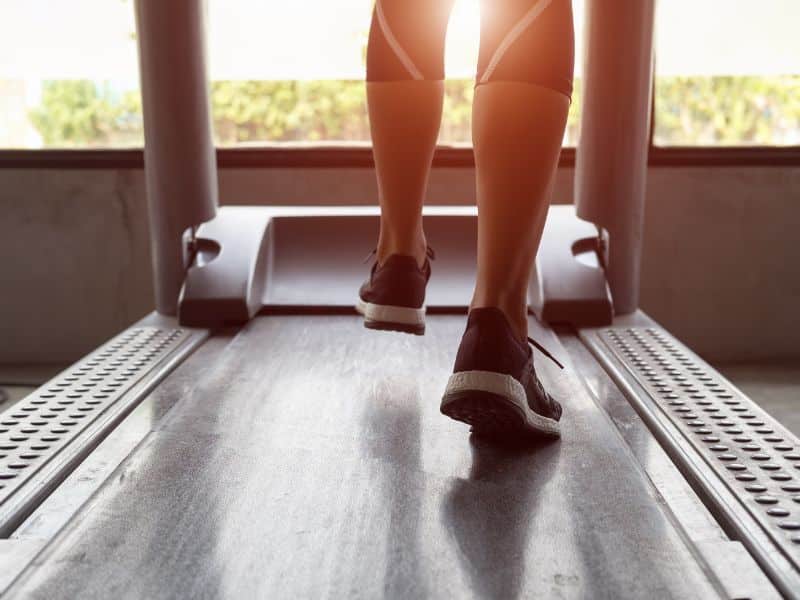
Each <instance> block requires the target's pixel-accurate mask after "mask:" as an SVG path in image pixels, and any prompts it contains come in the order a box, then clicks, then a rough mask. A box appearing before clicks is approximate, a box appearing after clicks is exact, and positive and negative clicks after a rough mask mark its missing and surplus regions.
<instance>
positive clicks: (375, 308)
mask: <svg viewBox="0 0 800 600" xmlns="http://www.w3.org/2000/svg"><path fill="white" fill-rule="evenodd" d="M356 310H357V311H358V312H359V313H360V314H362V315H364V324H365V325H366V326H367V327H371V328H374V329H395V327H393V326H395V325H396V326H398V328H399V330H400V331H409V332H411V333H417V332H419V331H420V330H421V331H424V330H425V307H424V306H423V307H422V308H410V307H407V306H390V305H388V304H374V303H372V302H365V301H363V300H360V299H359V301H358V303H357V304H356Z"/></svg>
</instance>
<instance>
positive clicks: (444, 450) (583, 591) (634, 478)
mask: <svg viewBox="0 0 800 600" xmlns="http://www.w3.org/2000/svg"><path fill="white" fill-rule="evenodd" d="M531 324H532V326H533V327H535V328H536V329H535V330H534V336H538V338H539V339H540V341H541V342H543V343H544V344H545V345H547V346H548V347H550V348H551V349H552V350H553V351H554V352H555V353H556V354H557V355H558V357H559V358H560V359H563V360H564V361H565V362H566V363H567V370H566V371H564V372H560V371H558V370H557V369H556V368H555V367H552V366H551V365H550V364H549V362H548V361H545V360H539V361H538V363H537V364H539V365H540V369H541V372H542V376H543V378H544V380H545V382H546V385H548V386H549V387H550V388H551V389H552V390H553V391H554V394H555V395H556V396H557V397H558V398H560V399H562V400H563V404H564V407H565V416H564V428H563V439H562V440H560V441H554V442H550V443H546V444H539V445H536V446H534V447H528V448H499V447H497V446H495V445H491V444H488V443H486V442H484V441H481V440H479V439H475V438H471V437H470V435H469V432H468V430H467V428H466V427H465V426H464V425H463V424H460V423H457V422H454V421H450V420H448V419H446V418H445V417H442V416H441V415H440V414H439V412H438V407H439V400H440V395H441V393H442V390H443V388H444V385H445V382H446V379H447V376H448V374H449V372H450V369H451V367H452V361H453V359H454V354H455V351H456V348H457V344H458V341H459V338H460V335H461V333H462V331H463V327H464V317H463V316H432V317H429V320H428V329H427V334H426V336H425V337H422V338H417V337H411V336H405V335H399V334H390V333H379V332H374V331H369V330H366V329H364V328H363V327H362V325H361V323H360V319H359V318H357V317H352V316H310V317H309V316H261V317H258V318H257V319H255V320H254V321H252V322H250V323H249V324H248V325H247V326H246V327H245V328H243V329H242V330H240V331H239V332H237V333H236V334H235V335H232V336H225V335H217V336H213V337H211V338H210V339H209V340H208V341H207V342H205V344H204V345H203V346H202V347H201V348H200V350H198V351H197V352H195V354H193V355H192V356H190V357H189V358H188V359H187V360H186V361H185V362H184V363H183V364H182V365H181V366H180V367H179V368H178V369H177V370H176V371H174V372H173V373H172V374H171V375H170V376H169V377H168V378H167V379H166V380H165V381H164V382H163V383H162V384H161V385H160V386H159V387H158V388H156V390H155V391H154V392H153V393H152V395H151V398H150V399H148V401H151V400H152V401H155V402H157V403H162V404H163V403H165V402H174V406H173V407H172V409H171V410H169V411H168V412H166V413H162V412H158V411H156V412H154V413H153V414H154V417H153V422H152V428H151V432H150V433H149V435H147V436H146V437H145V439H144V440H143V441H142V443H141V444H140V445H139V446H138V447H137V448H136V450H135V451H134V452H133V453H132V454H131V455H130V456H129V457H128V459H127V460H125V461H124V462H123V463H122V464H121V465H120V467H119V468H118V469H117V470H116V472H115V473H114V474H113V476H112V477H109V478H108V479H107V480H106V482H105V483H104V485H103V486H102V487H101V488H100V489H99V491H98V492H97V493H96V494H95V496H94V497H93V498H92V499H91V500H90V501H89V502H88V503H87V504H86V505H84V507H83V508H82V509H81V510H80V512H79V513H78V515H77V516H76V517H75V518H74V519H72V520H71V521H70V522H69V524H68V525H67V526H66V527H65V528H64V530H62V532H61V533H60V534H59V535H58V536H57V537H56V539H55V540H54V542H53V543H52V544H50V545H49V546H48V548H46V549H45V551H44V552H43V553H42V554H41V555H40V556H39V558H38V559H37V561H36V563H35V565H34V566H33V567H29V568H28V569H27V571H25V573H23V575H22V576H21V577H20V578H19V579H18V580H17V582H16V583H15V584H14V585H13V586H12V588H11V590H10V591H9V597H12V598H49V599H52V598H76V597H98V598H107V597H114V598H142V597H147V598H171V597H187V598H188V597H204V598H213V597H223V596H225V597H238V598H255V597H270V598H313V597H336V598H338V597H364V598H374V597H379V596H382V595H388V596H391V597H424V596H434V597H442V596H445V597H458V598H467V597H493V598H517V597H531V596H532V595H537V596H540V597H592V598H621V597H638V598H663V597H675V598H689V597H703V598H706V597H716V596H717V591H716V588H714V587H712V585H711V583H710V582H709V580H708V579H707V576H706V574H705V573H704V572H703V571H702V569H701V567H700V564H699V563H698V562H697V560H696V558H695V557H694V556H693V555H692V553H691V552H690V551H689V549H688V547H687V546H686V545H685V543H684V540H683V538H682V537H681V536H680V535H679V533H678V531H677V530H676V529H675V527H674V523H673V521H672V520H671V519H670V518H669V517H668V516H667V514H666V512H665V510H666V509H665V508H664V504H663V501H660V500H659V496H658V493H657V491H656V490H655V489H654V488H653V486H652V484H651V482H650V480H649V479H648V478H647V476H646V474H645V473H644V471H643V470H642V468H641V466H640V464H639V463H638V462H637V461H636V460H635V458H634V456H633V454H632V453H631V450H630V448H629V447H628V446H627V445H626V443H625V441H624V440H623V438H622V437H621V436H620V435H619V433H618V431H617V430H616V429H615V427H614V425H613V424H612V422H611V420H610V419H608V418H607V416H606V415H605V414H604V413H603V411H602V409H601V408H600V407H599V406H598V405H597V404H596V403H595V402H594V401H593V400H592V399H591V398H590V397H589V395H588V393H587V392H586V390H585V389H584V387H583V386H582V384H581V383H580V382H579V380H578V379H577V378H576V377H575V376H574V373H576V372H579V369H580V365H570V364H569V363H570V359H569V356H568V355H567V353H566V351H565V350H564V349H563V347H562V346H561V345H560V343H559V341H558V338H557V337H556V336H555V335H554V334H553V333H552V332H550V331H549V330H544V329H542V328H541V327H540V326H539V325H538V324H536V323H535V321H534V320H533V319H531Z"/></svg>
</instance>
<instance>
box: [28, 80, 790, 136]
mask: <svg viewBox="0 0 800 600" xmlns="http://www.w3.org/2000/svg"><path fill="white" fill-rule="evenodd" d="M473 92H474V89H473V82H472V81H471V80H449V81H447V83H446V85H445V102H444V116H443V120H442V130H441V135H440V140H441V141H442V142H443V143H469V141H470V139H471V134H470V124H471V114H470V113H471V104H472V97H473ZM580 94H581V87H580V81H577V82H576V85H575V92H574V94H573V102H572V106H571V109H570V115H569V121H568V123H567V133H566V136H565V142H566V143H568V144H575V142H576V140H577V134H578V125H579V122H580ZM211 104H212V112H213V119H214V131H215V136H216V141H217V143H218V144H219V145H221V146H230V145H237V144H258V143H265V142H267V143H268V142H281V141H309V142H324V141H360V142H363V141H368V140H369V121H368V119H367V110H366V93H365V86H364V83H363V82H362V81H216V82H214V83H213V84H212V86H211ZM30 120H31V123H32V124H33V125H34V126H35V127H36V129H37V130H38V132H39V133H40V135H41V136H42V139H43V141H44V144H45V146H49V147H54V146H55V147H86V146H100V147H109V146H124V145H139V144H141V143H142V137H143V136H142V122H141V104H140V99H139V95H138V93H136V92H125V93H121V94H119V93H114V92H113V90H112V89H111V87H110V85H109V84H107V83H102V84H96V83H94V82H91V81H85V80H65V81H48V82H45V84H44V86H43V90H42V102H41V105H40V106H39V107H37V108H36V109H34V110H32V111H31V113H30ZM655 140H656V143H659V144H663V145H674V144H678V145H717V144H723V145H732V144H769V145H771V144H800V76H785V77H670V78H659V80H658V82H657V84H656V131H655Z"/></svg>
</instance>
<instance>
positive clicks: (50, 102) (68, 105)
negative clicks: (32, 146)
mask: <svg viewBox="0 0 800 600" xmlns="http://www.w3.org/2000/svg"><path fill="white" fill-rule="evenodd" d="M140 115H141V106H140V100H139V94H138V93H137V92H126V93H123V94H116V93H114V92H113V90H112V89H111V87H110V86H109V84H108V83H103V84H99V85H98V84H96V83H95V82H92V81H88V80H83V79H79V80H64V81H45V82H44V84H43V85H42V102H41V105H40V106H38V107H37V108H35V109H33V110H32V111H31V112H30V115H29V119H30V121H31V123H32V124H33V126H34V127H35V128H36V129H37V131H38V132H39V134H40V135H41V136H42V141H43V142H44V145H45V146H57V147H85V146H118V145H126V144H130V145H132V144H141V140H142V119H141V116H140Z"/></svg>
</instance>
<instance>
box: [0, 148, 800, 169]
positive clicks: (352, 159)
mask: <svg viewBox="0 0 800 600" xmlns="http://www.w3.org/2000/svg"><path fill="white" fill-rule="evenodd" d="M575 153H576V152H575V148H564V149H563V150H562V151H561V157H560V160H559V167H574V166H575ZM648 163H649V165H650V166H655V167H706V166H715V167H731V166H743V167H747V166H765V167H784V166H800V146H792V147H773V146H760V147H709V146H705V147H687V146H681V147H677V146H675V147H658V146H656V147H652V148H651V149H650V156H649V161H648ZM217 164H218V166H219V167H220V168H222V169H246V168H259V169H292V168H309V169H312V168H317V169H323V168H372V167H373V160H372V149H371V148H370V146H369V145H367V144H347V145H333V144H319V145H311V144H281V145H275V146H254V147H244V148H218V149H217ZM474 165H475V160H474V157H473V154H472V149H471V148H469V147H466V146H440V147H439V148H437V150H436V154H435V155H434V159H433V166H434V167H437V168H471V167H474ZM143 167H144V156H143V152H142V150H141V149H140V148H129V149H76V150H67V149H56V150H0V169H11V168H16V169H141V168H143Z"/></svg>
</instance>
